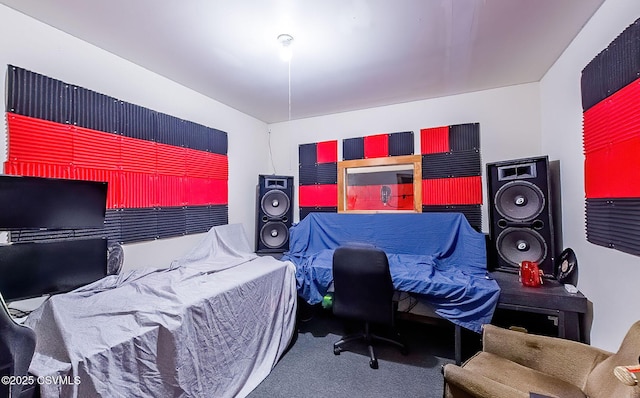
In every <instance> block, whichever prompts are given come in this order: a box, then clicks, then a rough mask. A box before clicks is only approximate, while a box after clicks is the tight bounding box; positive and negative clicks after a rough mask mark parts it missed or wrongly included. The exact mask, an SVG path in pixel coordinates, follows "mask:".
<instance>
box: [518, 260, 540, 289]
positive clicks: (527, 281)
mask: <svg viewBox="0 0 640 398" xmlns="http://www.w3.org/2000/svg"><path fill="white" fill-rule="evenodd" d="M542 275H543V272H542V270H541V269H540V268H539V267H538V263H537V262H535V261H523V262H521V263H520V282H522V284H523V285H524V286H531V287H540V285H542Z"/></svg>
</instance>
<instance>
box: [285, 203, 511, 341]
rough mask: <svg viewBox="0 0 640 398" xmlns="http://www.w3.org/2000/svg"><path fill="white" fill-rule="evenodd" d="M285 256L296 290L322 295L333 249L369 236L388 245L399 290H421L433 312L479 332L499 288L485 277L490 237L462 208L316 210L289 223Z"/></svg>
mask: <svg viewBox="0 0 640 398" xmlns="http://www.w3.org/2000/svg"><path fill="white" fill-rule="evenodd" d="M289 235H290V237H289V239H290V242H289V251H288V252H287V253H285V255H284V257H283V260H290V261H291V262H293V263H294V264H295V265H296V280H297V288H298V295H300V296H301V297H302V298H304V300H305V301H307V302H308V303H309V304H317V303H319V302H321V301H322V297H323V296H324V295H325V294H326V292H327V289H328V288H329V286H330V285H331V282H332V280H333V277H332V257H333V251H334V250H335V249H336V248H337V247H338V246H341V245H349V244H370V245H374V246H376V247H378V248H380V249H382V250H384V251H385V252H386V253H387V256H388V258H389V267H390V269H391V275H392V279H393V284H394V286H395V288H396V290H399V291H404V292H412V293H418V294H420V295H423V296H422V297H424V299H425V300H426V301H427V302H428V303H429V304H430V305H431V306H432V307H433V309H434V310H435V312H436V313H437V314H438V315H439V316H441V317H443V318H445V319H448V320H450V321H451V322H453V323H455V324H458V325H460V326H462V327H465V328H467V329H470V330H473V331H476V332H480V330H481V327H482V325H483V324H485V323H489V322H491V318H492V316H493V311H494V310H495V307H496V305H497V303H498V296H499V295H500V288H499V287H498V284H497V283H496V281H494V280H492V279H488V278H487V259H486V249H485V238H484V235H483V234H482V233H479V232H477V231H475V230H474V229H473V228H471V226H470V225H469V223H468V222H467V219H466V218H465V217H464V215H462V214H460V213H422V214H419V213H417V214H416V213H412V214H336V213H311V214H309V215H308V216H307V217H305V218H304V219H303V220H302V221H301V222H300V223H299V224H297V225H294V226H293V227H291V229H290V231H289Z"/></svg>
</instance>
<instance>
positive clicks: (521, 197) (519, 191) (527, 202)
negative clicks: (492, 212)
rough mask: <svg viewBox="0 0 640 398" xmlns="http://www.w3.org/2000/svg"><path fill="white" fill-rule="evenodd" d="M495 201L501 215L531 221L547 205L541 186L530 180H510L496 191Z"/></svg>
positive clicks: (513, 219) (510, 218) (512, 219)
mask: <svg viewBox="0 0 640 398" xmlns="http://www.w3.org/2000/svg"><path fill="white" fill-rule="evenodd" d="M494 203H495V207H496V210H497V211H498V213H500V215H501V216H502V217H504V218H506V219H508V220H511V221H531V220H533V219H534V218H536V217H537V216H538V215H539V214H540V213H542V210H544V206H545V197H544V194H543V193H542V191H541V190H540V188H538V186H536V185H535V184H532V183H530V182H528V181H512V182H509V183H507V184H505V185H503V186H502V187H500V189H499V190H498V192H496V195H495V198H494Z"/></svg>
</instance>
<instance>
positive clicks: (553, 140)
mask: <svg viewBox="0 0 640 398" xmlns="http://www.w3.org/2000/svg"><path fill="white" fill-rule="evenodd" d="M639 17H640V1H638V0H607V1H606V2H605V3H604V4H603V5H602V6H601V8H600V9H599V10H598V12H597V13H596V14H595V15H594V16H593V17H592V18H591V20H590V21H589V22H588V23H587V24H586V25H585V27H584V28H583V29H582V31H581V32H580V34H579V35H578V36H577V37H576V39H575V40H574V41H573V43H571V45H570V46H569V47H568V48H567V50H566V51H565V52H564V53H563V54H562V56H561V57H560V59H559V60H558V61H557V62H556V63H555V65H554V66H553V67H552V68H551V69H550V70H549V72H548V73H547V74H546V75H545V77H544V78H543V79H542V81H541V84H540V87H541V104H542V149H543V151H544V152H546V153H548V154H549V155H550V156H552V157H555V158H558V159H560V163H561V175H562V198H563V209H562V210H563V228H564V231H563V235H564V244H565V247H571V248H573V249H574V250H575V252H576V255H577V257H578V265H579V282H578V287H579V288H580V290H581V291H582V292H583V293H584V294H585V295H586V296H587V297H588V298H589V300H590V301H591V302H592V303H593V325H592V330H591V343H592V344H593V345H595V346H598V347H601V348H604V349H607V350H610V351H615V350H617V348H618V346H619V344H620V342H621V340H622V338H623V336H624V334H625V333H626V331H627V330H628V329H629V327H630V326H631V324H632V323H633V322H635V321H637V320H640V307H638V305H637V303H638V302H640V258H639V257H636V256H631V255H628V254H624V253H621V252H619V251H616V250H611V249H606V248H603V247H600V246H596V245H593V244H591V243H589V242H587V240H586V235H585V221H584V220H585V218H584V217H585V216H584V197H585V192H584V168H583V167H584V163H583V162H584V156H583V153H582V105H581V92H580V75H581V71H582V69H583V68H584V67H585V66H587V64H588V63H589V62H590V61H591V60H592V59H593V57H595V56H596V55H597V54H598V53H599V52H600V51H602V50H604V49H605V48H606V47H607V46H608V45H609V43H611V41H612V40H613V39H615V37H616V36H617V35H618V34H620V33H621V32H622V31H623V30H624V29H625V28H626V27H627V26H628V25H630V24H631V23H633V22H634V21H635V20H636V19H637V18H639ZM630 183H633V184H637V183H638V181H630Z"/></svg>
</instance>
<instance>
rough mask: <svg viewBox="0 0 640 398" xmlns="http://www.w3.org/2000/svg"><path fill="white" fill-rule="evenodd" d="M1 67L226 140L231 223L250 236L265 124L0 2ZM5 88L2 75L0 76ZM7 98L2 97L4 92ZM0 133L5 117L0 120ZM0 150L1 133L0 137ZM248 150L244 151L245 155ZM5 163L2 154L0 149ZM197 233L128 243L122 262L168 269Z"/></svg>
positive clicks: (0, 157)
mask: <svg viewBox="0 0 640 398" xmlns="http://www.w3.org/2000/svg"><path fill="white" fill-rule="evenodd" d="M0 37H2V40H1V41H0V68H4V71H3V75H4V74H5V73H6V65H7V64H12V65H15V66H19V67H21V68H25V69H28V70H31V71H33V72H37V73H41V74H43V75H46V76H49V77H51V78H54V79H59V80H63V81H65V82H68V83H73V84H77V85H79V86H81V87H85V88H87V89H91V90H94V91H97V92H99V93H102V94H106V95H110V96H113V97H116V98H118V99H121V100H123V101H127V102H130V103H133V104H137V105H140V106H144V107H146V108H150V109H153V110H156V111H159V112H163V113H166V114H169V115H172V116H176V117H179V118H182V119H186V120H191V121H193V122H196V123H200V124H203V125H205V126H209V127H213V128H217V129H220V130H224V131H226V132H227V133H228V138H229V151H228V156H229V222H230V223H242V224H244V227H245V229H246V231H247V234H248V236H249V238H250V239H253V238H252V237H253V235H254V234H253V233H252V232H251V231H253V228H254V223H255V220H254V217H255V187H256V184H257V174H259V173H263V172H265V171H268V167H267V161H268V154H267V152H266V151H265V150H264V148H265V147H266V145H267V137H268V135H267V134H266V131H267V125H266V124H265V123H263V122H261V121H259V120H257V119H255V118H252V117H249V116H247V115H245V114H243V113H241V112H238V111H237V110H235V109H232V108H230V107H228V106H226V105H223V104H221V103H219V102H217V101H214V100H212V99H210V98H208V97H205V96H203V95H201V94H198V93H196V92H194V91H192V90H190V89H187V88H185V87H183V86H181V85H179V84H177V83H175V82H172V81H170V80H168V79H166V78H164V77H162V76H159V75H157V74H154V73H152V72H150V71H148V70H146V69H144V68H142V67H140V66H137V65H135V64H133V63H131V62H128V61H126V60H124V59H122V58H119V57H116V56H114V55H113V54H111V53H109V52H106V51H104V50H101V49H99V48H97V47H95V46H92V45H90V44H88V43H86V42H83V41H81V40H78V39H76V38H74V37H72V36H70V35H68V34H66V33H64V32H62V31H59V30H56V29H54V28H52V27H50V26H48V25H45V24H43V23H40V22H38V21H36V20H35V19H32V18H30V17H27V16H25V15H23V14H20V13H18V12H16V11H14V10H12V9H10V8H8V7H6V6H4V5H0ZM0 90H1V91H2V92H3V93H6V79H4V78H3V79H0ZM5 97H6V96H5ZM0 123H1V124H0V127H1V128H2V131H6V121H5V118H2V121H1V122H0ZM0 140H1V141H0V143H1V144H2V148H5V147H6V142H5V135H4V134H0ZM247 154H249V156H248V155H247ZM0 160H1V161H3V162H4V161H5V160H6V151H2V153H1V154H0ZM198 239H199V236H188V237H184V238H174V239H163V240H161V241H156V242H147V243H139V244H131V245H126V247H125V267H126V268H137V267H142V266H159V267H162V266H167V265H168V264H169V263H170V262H171V260H172V259H174V258H175V257H177V256H179V255H181V254H183V253H184V252H186V251H187V250H189V249H190V248H191V247H192V246H193V244H194V243H195V242H197V241H198Z"/></svg>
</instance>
